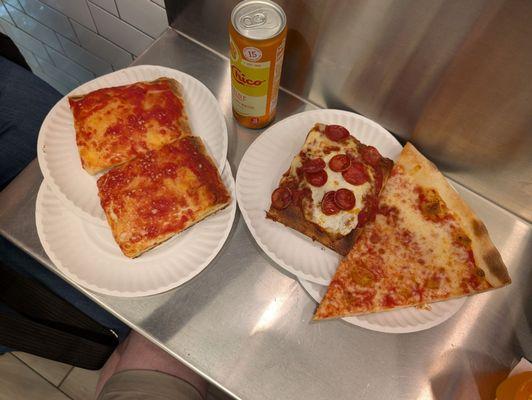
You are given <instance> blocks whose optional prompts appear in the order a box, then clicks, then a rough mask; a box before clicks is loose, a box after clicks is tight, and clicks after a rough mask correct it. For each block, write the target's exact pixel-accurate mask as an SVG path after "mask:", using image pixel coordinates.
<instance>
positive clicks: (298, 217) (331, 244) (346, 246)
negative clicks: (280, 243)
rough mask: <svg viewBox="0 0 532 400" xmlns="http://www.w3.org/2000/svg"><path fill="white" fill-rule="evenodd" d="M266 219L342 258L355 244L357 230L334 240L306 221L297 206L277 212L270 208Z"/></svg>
mask: <svg viewBox="0 0 532 400" xmlns="http://www.w3.org/2000/svg"><path fill="white" fill-rule="evenodd" d="M266 217H267V218H268V219H271V220H272V221H276V222H280V223H282V224H283V225H285V226H288V227H289V228H292V229H295V230H296V231H298V232H301V233H302V234H304V235H305V236H308V237H309V238H311V239H312V240H315V241H318V242H320V243H321V244H323V245H324V246H327V247H328V248H329V249H331V250H334V251H335V252H337V253H338V254H341V255H342V256H345V255H347V253H349V250H351V248H352V247H353V244H354V243H355V238H356V232H357V231H356V229H353V230H352V231H351V232H350V233H349V234H348V235H346V236H341V237H340V238H334V237H333V236H331V235H330V234H328V233H327V232H325V231H323V230H322V229H321V228H320V227H319V226H318V225H316V224H314V223H313V222H310V221H308V220H307V219H305V216H304V215H303V213H302V212H301V208H300V207H298V206H295V205H290V206H288V207H287V208H285V209H284V210H277V209H275V208H274V207H270V210H269V211H267V212H266Z"/></svg>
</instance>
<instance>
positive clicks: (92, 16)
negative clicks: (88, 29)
mask: <svg viewBox="0 0 532 400" xmlns="http://www.w3.org/2000/svg"><path fill="white" fill-rule="evenodd" d="M89 3H91V2H90V1H88V0H85V5H86V6H87V9H88V10H89V15H90V16H91V20H92V23H93V24H94V29H96V33H97V34H98V35H101V34H100V31H99V30H98V25H96V20H95V19H94V15H92V11H91V8H90V7H89ZM91 4H93V3H91ZM81 25H83V24H81ZM83 26H85V25H83ZM102 36H103V35H102Z"/></svg>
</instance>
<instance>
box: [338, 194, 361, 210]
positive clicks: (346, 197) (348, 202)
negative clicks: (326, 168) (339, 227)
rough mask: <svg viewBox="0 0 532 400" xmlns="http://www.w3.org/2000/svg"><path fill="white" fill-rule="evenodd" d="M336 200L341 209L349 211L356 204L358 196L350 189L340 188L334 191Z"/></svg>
mask: <svg viewBox="0 0 532 400" xmlns="http://www.w3.org/2000/svg"><path fill="white" fill-rule="evenodd" d="M334 202H335V203H336V205H337V206H338V207H339V208H340V209H342V210H346V211H349V210H351V209H353V207H354V206H355V204H356V198H355V195H354V194H353V192H352V191H350V190H349V189H338V190H337V191H336V192H335V193H334Z"/></svg>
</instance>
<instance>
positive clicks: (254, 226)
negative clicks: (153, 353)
mask: <svg viewBox="0 0 532 400" xmlns="http://www.w3.org/2000/svg"><path fill="white" fill-rule="evenodd" d="M316 122H323V123H325V124H339V125H342V126H345V127H346V128H347V129H348V130H349V132H351V134H352V135H353V136H355V137H356V138H357V139H359V140H360V141H361V142H362V143H365V144H368V145H372V146H375V147H376V148H377V149H378V150H379V151H380V153H381V154H382V155H384V156H386V157H389V158H391V159H393V160H395V159H397V157H398V156H399V153H400V152H401V150H402V147H401V145H400V144H399V142H398V141H397V140H396V139H395V138H394V137H393V136H392V135H391V134H390V133H389V132H388V131H387V130H385V129H384V128H383V127H381V126H380V125H378V124H377V123H375V122H373V121H371V120H369V119H367V118H364V117H362V116H360V115H357V114H354V113H351V112H347V111H340V110H314V111H307V112H303V113H300V114H296V115H293V116H291V117H289V118H286V119H284V120H282V121H280V122H278V123H276V124H275V125H273V126H272V127H270V128H269V129H267V130H266V131H265V132H263V133H262V134H261V136H260V137H259V138H257V139H256V140H255V142H253V144H252V145H251V146H249V148H248V150H247V151H246V154H244V157H243V158H242V161H241V162H240V166H239V168H238V173H237V178H236V195H237V199H238V205H239V207H240V210H241V211H242V215H243V217H244V220H245V221H246V224H247V226H248V228H249V230H250V231H251V234H252V235H253V237H254V238H255V240H256V241H257V243H258V244H259V246H260V247H261V248H262V250H264V252H265V253H266V254H267V255H268V256H269V257H271V258H272V259H273V260H274V261H275V262H276V263H277V264H279V265H280V266H281V267H283V268H285V269H286V270H288V271H289V272H291V273H293V274H295V275H297V276H298V277H300V278H303V279H306V280H308V281H311V282H315V283H319V284H322V285H327V284H328V283H329V281H330V280H331V277H332V275H333V274H334V272H335V271H336V267H337V266H338V263H339V261H340V256H339V255H338V254H337V253H335V252H334V251H332V250H329V249H328V248H325V247H324V246H322V245H321V244H320V243H318V242H313V241H312V239H309V238H308V237H306V236H304V235H303V234H300V233H299V232H297V231H295V230H293V229H290V228H287V227H286V226H284V225H282V224H280V223H277V222H273V221H271V220H269V219H266V210H267V209H268V208H269V206H270V198H271V193H272V191H273V190H274V189H275V188H276V187H277V185H278V184H279V179H280V178H281V175H282V174H283V173H284V172H285V171H286V170H287V169H288V167H289V166H290V163H291V162H292V159H293V158H294V156H295V155H296V154H297V153H299V151H300V149H301V146H303V143H304V142H305V138H306V136H307V134H308V132H309V130H310V129H311V128H312V127H313V126H314V124H315V123H316Z"/></svg>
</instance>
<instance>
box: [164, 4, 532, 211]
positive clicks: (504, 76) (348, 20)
mask: <svg viewBox="0 0 532 400" xmlns="http://www.w3.org/2000/svg"><path fill="white" fill-rule="evenodd" d="M277 2H278V3H279V5H281V7H283V9H284V10H285V12H286V14H287V19H288V28H289V30H288V38H287V49H286V54H285V62H284V68H283V79H282V85H283V87H286V88H287V89H289V90H291V91H292V92H294V93H296V94H298V95H300V96H302V97H304V98H307V99H309V100H311V101H313V102H315V103H317V104H319V105H321V106H323V107H329V108H342V109H351V110H354V111H356V112H358V113H360V114H363V115H365V116H367V117H369V118H371V119H374V120H376V121H377V122H379V123H380V124H382V125H383V126H385V127H386V128H387V129H389V130H391V131H392V132H394V133H396V134H397V135H399V136H400V137H401V138H403V139H410V140H412V141H414V143H415V144H416V145H417V146H418V147H419V148H421V149H422V150H423V151H424V153H425V154H427V155H428V156H429V158H431V159H433V160H434V161H435V162H437V163H438V164H439V166H440V167H442V168H444V171H445V172H447V173H449V174H451V175H452V177H453V178H454V179H456V180H457V181H459V182H461V183H462V184H465V185H466V186H468V187H470V188H471V189H473V190H474V191H476V192H478V193H481V194H482V195H483V196H485V197H487V198H489V199H491V200H493V201H495V202H497V203H499V204H501V205H502V206H503V207H505V208H507V209H509V210H511V211H513V212H514V213H517V214H518V215H520V216H522V217H523V218H525V219H527V220H529V221H531V220H532V202H531V201H530V198H532V131H531V128H530V127H531V126H532V79H530V71H532V46H531V45H530V42H531V41H532V24H531V23H530V21H532V2H531V1H526V0H470V1H454V0H453V1H445V0H433V1H410V0H406V1H396V0H379V1H372V0H338V1H326V0H313V1H305V0H278V1H277ZM168 3H169V4H170V7H169V8H168V11H169V19H170V21H171V24H172V26H173V27H175V28H176V29H177V30H179V31H182V32H184V33H186V34H188V35H191V36H192V37H194V38H195V39H197V40H199V41H200V42H203V43H205V44H206V45H207V46H209V47H212V48H214V49H215V50H217V51H219V52H222V53H224V54H227V53H228V48H227V26H226V25H227V21H228V19H229V15H230V12H231V9H232V7H233V6H234V5H235V4H236V1H235V0H194V1H191V0H174V1H168ZM174 3H177V4H179V6H177V5H174Z"/></svg>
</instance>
